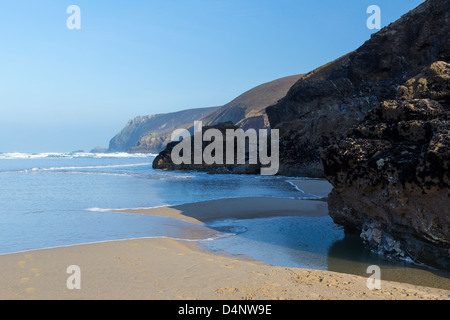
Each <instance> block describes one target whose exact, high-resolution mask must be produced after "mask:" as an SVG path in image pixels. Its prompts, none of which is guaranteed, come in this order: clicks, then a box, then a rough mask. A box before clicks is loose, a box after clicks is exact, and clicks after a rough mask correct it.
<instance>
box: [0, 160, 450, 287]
mask: <svg viewBox="0 0 450 320" xmlns="http://www.w3.org/2000/svg"><path fill="white" fill-rule="evenodd" d="M154 159H155V155H153V154H128V153H104V154H102V153H85V152H70V153H0V259H1V255H4V254H8V253H14V252H23V251H28V250H35V249H43V248H52V247H61V246H71V245H77V244H86V243H93V242H102V241H112V240H123V239H136V238H173V239H177V240H182V241H188V242H195V243H196V244H198V245H199V246H200V247H201V248H202V249H204V250H208V251H210V252H214V253H216V254H221V255H230V256H235V257H240V258H242V259H250V260H251V259H254V260H258V261H262V262H265V263H268V264H271V265H275V266H281V267H297V268H309V269H317V270H329V271H336V272H343V273H349V274H357V275H360V276H364V277H369V276H370V275H371V273H370V272H369V271H368V270H369V267H370V266H372V265H377V266H380V269H381V271H382V279H386V280H394V281H399V282H406V283H412V284H415V285H424V286H431V287H437V288H443V289H448V290H450V273H449V272H448V271H442V270H433V269H430V268H428V267H425V266H418V265H415V264H413V263H411V262H408V261H404V262H397V261H388V260H385V259H384V258H383V257H381V256H379V255H377V254H375V253H373V252H371V251H369V250H368V249H366V248H364V246H363V245H362V243H361V240H360V239H359V237H358V236H354V235H346V234H344V231H343V229H342V228H341V227H340V226H339V225H336V224H334V222H333V220H332V219H331V218H330V217H328V216H325V217H298V216H286V217H270V218H257V219H226V220H218V221H214V222H212V223H209V224H206V225H198V224H193V223H189V222H186V221H181V220H177V219H172V218H168V217H160V216H149V215H140V214H134V213H126V212H111V211H109V210H110V209H135V208H153V207H159V206H167V205H180V204H185V203H194V202H200V201H208V200H215V199H224V198H240V197H273V198H290V199H310V200H316V201H319V200H320V197H318V196H315V195H313V194H308V193H305V192H303V191H302V190H299V189H298V188H296V187H295V186H294V185H293V184H292V183H291V182H290V181H292V180H299V179H301V178H298V177H295V178H294V177H285V176H260V175H228V174H223V175H222V174H208V173H204V172H191V171H161V170H154V169H152V162H153V160H154ZM186 228H190V230H191V231H192V230H196V229H197V232H191V233H186V232H183V230H186ZM187 234H195V237H193V238H186V236H187ZM202 234H203V235H204V237H202V236H201V235H202ZM180 235H182V236H180ZM199 235H200V236H199Z"/></svg>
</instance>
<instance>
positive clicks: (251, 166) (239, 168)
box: [153, 121, 277, 174]
mask: <svg viewBox="0 0 450 320" xmlns="http://www.w3.org/2000/svg"><path fill="white" fill-rule="evenodd" d="M209 129H217V130H218V131H220V133H221V136H222V139H223V141H222V143H221V144H220V148H221V149H222V151H221V152H222V157H221V158H220V163H218V162H216V161H214V163H207V162H206V161H205V158H204V157H203V159H202V161H201V163H198V164H196V163H195V158H194V157H195V156H194V155H195V152H196V150H195V148H196V145H195V142H194V141H195V138H194V137H195V136H196V135H199V136H200V140H202V143H201V145H200V148H198V150H200V151H201V153H202V154H203V155H204V154H205V152H206V151H205V150H207V149H209V148H212V146H211V144H212V143H214V140H213V141H204V140H203V138H204V134H205V132H206V131H207V130H209ZM241 129H242V128H239V127H238V126H236V125H234V124H233V122H231V121H229V122H223V123H219V124H217V125H214V126H205V127H202V131H201V132H200V131H198V132H196V133H195V134H193V135H191V136H190V144H189V147H190V148H189V153H190V159H189V161H188V163H181V164H175V163H174V161H173V159H172V152H173V150H174V148H175V147H176V146H177V145H178V144H179V143H181V142H180V141H174V142H170V143H169V144H168V145H167V147H166V149H165V150H164V151H162V152H160V153H159V155H158V156H157V157H156V158H155V160H154V161H153V169H163V170H195V171H204V172H208V173H216V174H225V173H233V174H275V172H272V171H270V173H268V172H266V173H262V172H263V171H264V169H263V168H266V169H267V168H269V167H270V168H273V167H271V165H272V163H267V162H266V163H263V164H262V163H261V158H260V153H259V152H260V151H261V149H260V148H259V147H260V145H259V144H260V142H261V141H264V140H260V139H261V137H257V139H258V140H257V141H254V140H252V139H248V140H245V142H244V143H245V146H241V145H239V142H238V141H237V140H238V139H237V138H234V143H233V147H234V149H232V150H231V151H232V152H233V157H232V158H231V159H232V161H231V163H230V162H228V161H227V157H228V153H229V152H230V150H229V149H228V148H229V145H228V142H227V139H228V137H227V130H230V131H232V132H236V130H241ZM241 131H242V130H241ZM255 137H256V136H255ZM265 137H266V138H267V141H266V142H267V144H266V146H267V150H266V149H264V150H265V151H267V153H266V155H269V154H270V155H271V146H272V145H271V142H270V135H267V136H265ZM216 146H218V145H215V146H214V148H213V150H214V151H209V152H211V154H214V155H215V154H216V152H218V151H217V148H216ZM241 147H243V148H245V149H240V148H241ZM238 148H239V150H241V151H242V150H243V151H242V155H243V157H242V158H240V156H239V154H240V152H241V151H238ZM176 152H178V151H176ZM176 152H175V154H177V153H176ZM181 153H182V152H181ZM218 154H220V153H218ZM252 156H253V157H254V159H255V161H254V162H252V161H250V159H251V157H252ZM271 156H272V155H271ZM239 159H241V160H239ZM274 170H277V167H275V169H274Z"/></svg>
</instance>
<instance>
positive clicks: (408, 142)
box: [322, 61, 450, 269]
mask: <svg viewBox="0 0 450 320" xmlns="http://www.w3.org/2000/svg"><path fill="white" fill-rule="evenodd" d="M449 110H450V64H448V63H446V62H442V61H440V62H436V63H433V64H432V65H431V66H430V67H427V68H425V69H424V70H423V71H422V72H420V73H419V74H418V75H417V76H415V77H413V78H411V79H410V80H408V81H406V83H405V84H404V85H402V86H400V87H399V89H398V96H397V98H396V99H395V100H387V101H384V102H382V103H380V104H378V105H377V106H376V107H375V108H374V110H373V111H372V112H371V113H369V114H368V115H367V116H366V117H365V119H364V121H363V122H362V123H360V124H359V125H357V126H355V127H354V128H352V129H351V130H350V131H349V132H348V133H347V137H346V138H345V139H343V140H341V141H340V142H339V143H337V144H334V145H332V146H330V147H329V148H327V149H326V150H325V151H324V152H323V154H322V160H323V165H324V169H325V175H326V177H327V179H328V180H329V181H330V182H331V183H332V184H333V187H334V189H333V191H332V192H331V194H330V195H329V198H328V204H329V212H330V216H331V217H332V218H333V219H334V221H335V222H336V223H338V224H341V225H343V226H344V228H345V229H346V231H349V232H357V233H359V234H360V236H361V238H362V239H363V241H364V243H365V244H366V245H367V246H368V247H370V248H372V249H373V250H375V251H378V252H380V253H382V254H384V255H386V256H390V257H393V258H410V259H412V260H413V261H415V262H418V263H424V264H427V265H430V266H433V267H437V268H444V269H449V268H450V205H449V204H450V170H449V161H450V111H449Z"/></svg>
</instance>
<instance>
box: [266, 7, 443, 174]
mask: <svg viewBox="0 0 450 320" xmlns="http://www.w3.org/2000/svg"><path fill="white" fill-rule="evenodd" d="M449 21H450V1H447V0H428V1H426V2H424V3H423V4H421V5H420V6H419V7H417V8H416V9H414V10H412V11H411V12H409V13H407V14H405V15H404V16H403V17H401V18H400V19H399V20H398V21H396V22H394V23H392V24H390V25H389V26H387V27H385V28H383V29H382V30H380V31H379V32H377V33H375V34H373V35H372V37H371V38H370V40H368V41H367V42H366V43H364V44H363V45H362V46H361V47H360V48H359V49H357V50H355V51H354V52H351V53H349V54H347V55H345V56H343V57H341V58H339V59H337V60H335V61H333V62H331V63H329V64H327V65H325V66H323V67H320V68H318V69H316V70H314V71H312V72H310V73H308V74H307V75H305V76H304V77H302V78H301V79H300V80H299V81H298V82H297V83H296V84H295V85H294V86H293V87H292V88H291V89H290V90H289V92H288V93H287V95H286V97H284V98H283V99H281V100H280V101H279V102H278V103H277V104H275V105H274V106H271V107H269V108H267V110H266V112H267V115H268V118H269V122H270V124H271V127H272V128H276V129H280V134H281V141H280V162H281V163H280V173H282V174H287V175H308V176H311V175H312V176H322V175H323V166H322V163H321V161H320V154H321V152H322V151H323V150H324V149H325V148H326V147H328V146H329V145H331V144H333V143H336V142H338V141H339V140H340V139H341V138H342V137H343V136H344V135H345V133H346V131H347V130H348V129H349V128H351V127H352V126H354V125H356V124H358V123H360V122H361V121H362V120H363V118H364V116H365V115H366V114H367V113H368V112H369V111H370V110H372V109H373V108H374V107H375V106H377V105H378V104H379V103H381V102H383V101H385V100H390V99H395V97H396V95H397V89H398V86H399V85H402V84H404V83H405V81H406V80H407V79H410V78H411V77H413V76H415V75H417V74H418V73H419V72H420V70H421V69H422V68H423V67H424V66H429V65H430V64H431V63H433V62H435V61H439V60H440V61H446V62H449V61H450V23H449ZM411 81H414V83H415V85H416V86H422V84H421V82H420V77H419V78H418V79H416V80H411ZM410 85H411V86H414V84H410ZM429 90H432V89H429ZM419 91H420V90H419ZM419 91H417V97H419V96H421V94H420V93H419ZM430 97H431V98H434V96H430Z"/></svg>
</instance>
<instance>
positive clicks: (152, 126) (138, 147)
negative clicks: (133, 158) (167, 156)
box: [109, 107, 218, 153]
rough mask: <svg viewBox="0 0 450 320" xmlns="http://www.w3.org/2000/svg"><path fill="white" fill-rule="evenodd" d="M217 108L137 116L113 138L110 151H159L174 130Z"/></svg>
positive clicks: (188, 124)
mask: <svg viewBox="0 0 450 320" xmlns="http://www.w3.org/2000/svg"><path fill="white" fill-rule="evenodd" d="M216 109H218V107H211V108H199V109H189V110H183V111H179V112H173V113H165V114H156V115H148V116H139V117H136V118H134V119H133V120H130V121H128V123H127V124H126V126H125V127H124V128H123V129H122V130H121V131H120V132H119V133H118V134H117V135H116V136H115V137H114V138H112V139H111V141H110V143H109V151H110V152H116V151H130V152H149V153H158V152H159V151H161V150H162V149H164V147H165V146H166V144H167V143H168V142H169V141H170V135H171V134H172V131H173V130H175V129H176V128H178V127H185V126H191V125H192V123H193V122H194V121H196V120H199V119H201V118H203V117H204V116H206V115H208V114H209V113H211V112H214V111H215V110H216Z"/></svg>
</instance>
